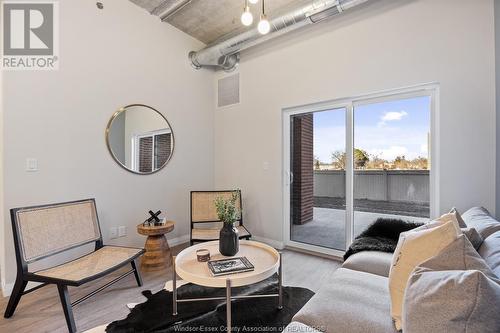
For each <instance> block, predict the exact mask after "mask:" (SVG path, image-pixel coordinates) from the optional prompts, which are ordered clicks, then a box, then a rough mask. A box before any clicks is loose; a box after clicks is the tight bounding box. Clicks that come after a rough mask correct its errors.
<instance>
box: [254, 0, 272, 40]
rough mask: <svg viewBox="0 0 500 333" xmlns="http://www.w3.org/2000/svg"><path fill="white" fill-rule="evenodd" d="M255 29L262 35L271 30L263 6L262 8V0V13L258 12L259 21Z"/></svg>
mask: <svg viewBox="0 0 500 333" xmlns="http://www.w3.org/2000/svg"><path fill="white" fill-rule="evenodd" d="M257 30H259V32H260V33H261V34H263V35H265V34H267V33H269V31H270V30H271V24H270V23H269V21H268V20H267V16H266V12H265V8H264V0H262V14H260V21H259V24H258V25H257Z"/></svg>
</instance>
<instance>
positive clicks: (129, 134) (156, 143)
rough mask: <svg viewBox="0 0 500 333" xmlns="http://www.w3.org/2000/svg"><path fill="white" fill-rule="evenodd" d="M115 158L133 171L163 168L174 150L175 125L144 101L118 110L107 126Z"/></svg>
mask: <svg viewBox="0 0 500 333" xmlns="http://www.w3.org/2000/svg"><path fill="white" fill-rule="evenodd" d="M106 140H107V144H108V148H109V150H110V152H111V155H112V156H113V157H114V159H115V160H116V161H117V162H118V163H119V164H120V165H121V166H122V167H124V168H126V169H127V170H129V171H132V172H135V173H140V174H148V173H153V172H156V171H158V170H160V169H161V168H163V167H164V166H165V165H166V164H167V162H168V161H169V159H170V157H171V155H172V152H173V149H174V136H173V132H172V128H171V127H170V124H169V123H168V121H167V120H166V119H165V117H163V115H162V114H161V113H159V112H158V111H156V110H155V109H153V108H151V107H149V106H146V105H140V104H134V105H129V106H126V107H124V108H121V109H120V110H118V111H117V112H116V113H115V114H114V115H113V117H112V118H111V120H110V121H109V123H108V127H107V129H106Z"/></svg>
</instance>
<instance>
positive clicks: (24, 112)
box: [1, 0, 214, 289]
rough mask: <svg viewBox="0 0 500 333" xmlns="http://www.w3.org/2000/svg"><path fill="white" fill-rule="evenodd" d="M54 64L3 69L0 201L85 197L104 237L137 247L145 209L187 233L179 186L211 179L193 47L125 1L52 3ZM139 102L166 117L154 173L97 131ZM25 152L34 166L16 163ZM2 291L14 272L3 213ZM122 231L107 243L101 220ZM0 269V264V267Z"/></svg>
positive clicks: (203, 89) (207, 94)
mask: <svg viewBox="0 0 500 333" xmlns="http://www.w3.org/2000/svg"><path fill="white" fill-rule="evenodd" d="M59 3H60V19H61V24H60V26H61V39H60V41H61V43H60V44H61V55H60V61H61V62H60V70H59V71H53V72H41V71H40V72H32V71H29V72H6V73H4V76H5V77H4V80H5V81H4V97H5V98H4V100H3V101H2V102H3V106H4V110H5V115H4V121H5V124H7V125H6V126H5V134H4V136H3V139H4V142H5V143H6V144H5V163H4V167H5V170H4V172H5V173H4V175H5V193H6V196H5V197H2V199H3V201H4V204H5V209H6V210H7V209H10V208H12V207H20V206H26V205H33V204H43V203H51V202H60V201H67V200H75V199H80V198H87V197H95V198H96V200H97V205H98V212H99V217H100V221H101V226H102V231H103V234H104V238H105V243H113V244H126V245H132V246H143V245H144V241H145V238H144V237H143V236H140V235H137V233H136V230H135V226H136V225H137V224H139V223H141V222H142V221H143V220H144V219H145V218H146V217H147V211H148V210H149V209H153V210H155V209H161V210H162V211H164V212H166V215H167V217H169V218H170V219H173V220H175V221H176V222H177V224H176V227H175V231H174V232H173V233H172V234H169V235H168V238H170V239H172V238H174V237H181V236H185V235H187V234H188V232H189V218H188V217H189V215H188V212H189V191H190V190H192V189H210V188H212V186H213V175H214V169H213V105H214V93H213V89H212V83H213V73H212V72H210V71H194V70H192V68H191V67H190V65H189V62H188V61H187V53H188V51H190V50H193V49H199V48H201V47H202V46H203V45H202V44H201V43H200V42H198V41H196V40H194V39H192V38H191V37H189V36H187V35H185V34H184V33H181V32H180V31H178V30H176V29H175V28H173V27H171V26H169V25H167V24H164V23H161V22H160V21H159V20H158V19H156V18H155V17H152V16H151V15H149V14H148V13H147V12H146V11H143V10H141V9H140V8H138V7H137V6H135V5H134V4H132V3H131V2H129V1H123V0H112V1H105V2H104V6H105V8H104V10H102V11H100V10H98V9H97V8H96V5H95V1H88V0H72V1H60V2H59ZM133 103H144V104H147V105H151V106H152V107H154V108H156V109H157V110H159V111H160V112H162V113H163V114H164V115H165V117H166V118H167V119H168V120H169V122H170V124H171V125H172V128H173V131H174V133H175V138H176V148H175V152H174V155H173V157H172V159H171V160H170V162H169V164H168V165H167V166H166V167H165V168H164V169H163V170H161V171H160V172H158V173H156V174H154V175H150V176H140V175H135V174H132V173H129V172H127V171H125V170H123V169H122V168H121V167H120V166H119V165H118V164H116V162H115V161H114V160H113V159H112V157H111V156H110V154H109V153H108V150H107V148H106V143H105V140H104V130H105V128H106V125H107V122H108V120H109V118H110V117H111V115H112V114H113V113H114V112H115V110H117V109H118V108H119V107H121V106H124V105H128V104H133ZM26 157H35V158H38V163H39V168H40V170H39V171H38V172H34V173H27V172H25V171H24V167H25V159H26ZM3 217H4V221H3V224H4V225H5V226H6V233H5V237H4V240H5V243H4V242H3V241H2V242H1V243H2V245H3V244H5V247H6V253H5V258H6V266H5V271H6V281H5V282H7V289H8V287H9V286H10V284H11V283H12V282H13V281H14V278H15V259H14V251H13V245H12V232H11V228H10V219H9V217H8V212H4V214H3ZM118 225H126V226H127V227H128V236H127V237H125V238H119V239H116V240H114V241H108V233H109V227H110V226H118ZM2 269H3V267H2Z"/></svg>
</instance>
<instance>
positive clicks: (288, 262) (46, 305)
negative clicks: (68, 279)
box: [0, 244, 340, 333]
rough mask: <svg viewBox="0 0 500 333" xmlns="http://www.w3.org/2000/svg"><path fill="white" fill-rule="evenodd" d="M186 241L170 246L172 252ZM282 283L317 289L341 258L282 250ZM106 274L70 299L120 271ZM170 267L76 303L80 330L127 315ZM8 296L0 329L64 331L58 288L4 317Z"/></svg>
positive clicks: (27, 298) (29, 298) (1, 305)
mask: <svg viewBox="0 0 500 333" xmlns="http://www.w3.org/2000/svg"><path fill="white" fill-rule="evenodd" d="M186 246H187V244H186V245H180V246H177V247H175V248H173V249H172V252H173V253H174V254H177V253H178V252H179V251H181V250H182V249H183V248H184V247H186ZM283 263H284V265H283V268H284V284H285V285H290V286H297V287H305V288H309V289H311V290H313V291H317V290H318V289H319V288H320V287H321V285H322V284H323V281H324V280H325V278H326V277H328V276H329V275H331V274H332V273H333V272H334V271H335V270H336V269H337V268H338V267H339V266H340V262H338V261H334V260H331V259H326V258H321V257H317V256H312V255H309V254H304V253H299V252H294V251H289V250H285V251H284V255H283ZM125 270H126V269H125V268H124V269H123V270H122V271H118V272H116V274H112V275H109V276H107V277H104V278H101V279H99V280H96V281H93V282H91V283H88V284H86V285H84V286H82V287H79V288H70V294H71V299H73V300H74V299H77V298H79V297H81V296H84V295H85V294H87V293H88V292H90V291H92V290H94V289H95V288H97V287H99V286H100V285H102V284H104V283H106V282H107V281H110V280H112V279H113V278H114V277H116V276H117V275H119V274H120V272H123V271H125ZM171 274H172V273H171V270H168V271H164V272H151V273H146V272H143V273H142V277H143V281H144V285H143V286H142V287H141V288H138V287H137V284H136V282H135V278H134V276H133V275H130V276H128V277H126V278H125V279H123V280H122V281H119V282H118V283H116V284H114V285H113V286H111V287H110V288H108V289H106V290H105V291H103V292H101V293H99V294H98V295H96V296H94V297H92V298H90V299H89V300H87V301H85V302H83V303H81V304H80V305H78V306H76V307H75V308H74V310H73V313H74V316H75V320H76V326H77V328H78V331H79V332H82V331H85V330H88V329H91V328H94V327H96V326H100V325H103V324H106V323H109V322H112V321H114V320H117V319H121V318H124V317H126V315H127V313H128V312H129V310H128V309H127V308H126V304H127V303H142V302H144V301H145V300H146V299H145V298H144V296H142V294H141V291H142V290H147V289H149V290H151V291H152V292H153V293H155V292H157V291H159V290H161V289H162V288H163V286H164V284H165V282H166V281H168V280H171ZM7 301H8V298H0V310H1V314H2V316H1V317H0V332H15V333H24V332H26V333H28V332H29V333H33V332H51V333H52V332H67V328H66V322H65V320H64V315H63V312H62V307H61V303H60V302H59V296H58V293H57V288H56V287H55V286H50V285H49V286H46V287H43V288H41V289H39V290H36V291H34V292H32V293H29V294H27V295H24V296H23V297H22V298H21V301H20V303H19V305H18V307H17V309H16V312H15V314H14V316H13V317H12V318H10V319H5V318H3V312H4V310H5V307H6V306H7Z"/></svg>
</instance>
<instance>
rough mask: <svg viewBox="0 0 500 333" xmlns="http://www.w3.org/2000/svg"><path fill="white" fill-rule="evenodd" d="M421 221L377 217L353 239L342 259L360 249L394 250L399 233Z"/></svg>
mask: <svg viewBox="0 0 500 333" xmlns="http://www.w3.org/2000/svg"><path fill="white" fill-rule="evenodd" d="M421 225H423V223H413V222H408V221H404V220H400V219H387V218H378V219H377V220H376V221H375V222H373V223H372V224H371V225H370V226H368V228H366V230H365V231H363V232H362V233H361V234H359V236H357V237H356V239H354V242H352V244H351V246H349V249H348V250H347V252H346V253H345V254H344V260H346V259H347V258H349V257H350V256H351V255H353V254H354V253H358V252H362V251H381V252H394V251H395V250H396V245H397V244H398V239H399V234H400V233H402V232H405V231H408V230H411V229H415V228H417V227H420V226H421Z"/></svg>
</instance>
